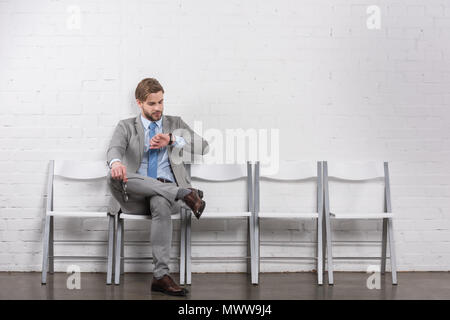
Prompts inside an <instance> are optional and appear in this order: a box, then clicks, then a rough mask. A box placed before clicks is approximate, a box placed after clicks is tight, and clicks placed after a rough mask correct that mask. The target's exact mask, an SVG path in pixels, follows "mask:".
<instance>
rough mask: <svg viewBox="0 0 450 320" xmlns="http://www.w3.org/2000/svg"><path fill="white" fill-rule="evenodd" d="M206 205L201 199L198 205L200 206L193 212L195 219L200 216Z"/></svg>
mask: <svg viewBox="0 0 450 320" xmlns="http://www.w3.org/2000/svg"><path fill="white" fill-rule="evenodd" d="M205 207H206V202H205V201H202V205H201V206H200V208H199V209H198V211H197V213H195V217H196V218H197V219H200V217H201V216H202V213H203V210H205Z"/></svg>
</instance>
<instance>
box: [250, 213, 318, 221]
mask: <svg viewBox="0 0 450 320" xmlns="http://www.w3.org/2000/svg"><path fill="white" fill-rule="evenodd" d="M258 217H259V218H272V219H291V218H318V217H319V214H318V213H317V212H259V213H258Z"/></svg>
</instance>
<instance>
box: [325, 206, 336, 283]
mask: <svg viewBox="0 0 450 320" xmlns="http://www.w3.org/2000/svg"><path fill="white" fill-rule="evenodd" d="M330 220H331V219H330V216H329V214H327V213H326V214H325V229H326V235H327V237H326V239H327V262H328V284H329V285H333V284H334V277H333V251H332V246H331V243H332V237H331V222H330Z"/></svg>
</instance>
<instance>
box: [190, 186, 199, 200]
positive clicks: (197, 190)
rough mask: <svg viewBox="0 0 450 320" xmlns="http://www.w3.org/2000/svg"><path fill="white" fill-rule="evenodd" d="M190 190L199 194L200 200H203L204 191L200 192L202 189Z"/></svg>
mask: <svg viewBox="0 0 450 320" xmlns="http://www.w3.org/2000/svg"><path fill="white" fill-rule="evenodd" d="M188 189H190V190H192V191H195V192H197V194H198V196H199V197H200V199H203V191H202V190H200V189H194V188H188Z"/></svg>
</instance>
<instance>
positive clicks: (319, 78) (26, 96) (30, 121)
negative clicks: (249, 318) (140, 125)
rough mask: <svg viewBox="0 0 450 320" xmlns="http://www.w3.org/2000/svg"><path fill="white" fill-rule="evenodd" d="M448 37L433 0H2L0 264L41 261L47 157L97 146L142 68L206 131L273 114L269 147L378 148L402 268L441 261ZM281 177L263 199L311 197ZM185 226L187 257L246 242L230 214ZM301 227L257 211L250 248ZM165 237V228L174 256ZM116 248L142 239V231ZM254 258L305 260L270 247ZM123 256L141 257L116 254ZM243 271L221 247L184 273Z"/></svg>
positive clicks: (296, 235) (337, 153) (134, 228)
mask: <svg viewBox="0 0 450 320" xmlns="http://www.w3.org/2000/svg"><path fill="white" fill-rule="evenodd" d="M72 5H77V6H79V8H80V10H81V24H80V26H81V29H79V30H77V29H69V28H68V27H67V20H68V19H69V17H70V15H71V13H70V12H69V11H67V10H68V7H69V6H72ZM370 5H378V6H379V8H380V10H381V29H380V30H368V29H367V27H366V19H367V17H368V15H367V13H366V9H367V7H368V6H370ZM449 35H450V3H449V2H448V1H445V0H401V1H400V0H389V1H364V0H360V1H353V2H352V1H343V0H339V1H337V0H322V1H293V0H290V1H288V0H281V1H277V2H276V3H274V2H273V1H256V0H252V1H245V2H244V1H206V0H202V1H200V0H192V1H185V0H177V1H150V0H149V1H137V0H136V1H132V0H127V1H110V0H108V1H99V0H98V1H62V0H61V1H44V0H42V1H31V0H29V1H17V0H14V1H13V0H9V1H8V0H1V1H0V70H1V72H0V194H1V197H0V218H1V219H0V270H35V271H37V270H40V264H41V237H42V236H41V232H42V226H43V223H42V222H43V220H42V219H43V203H44V198H43V195H44V189H45V183H46V174H47V163H48V160H49V159H69V158H73V159H85V160H86V159H92V160H99V159H104V157H105V152H106V147H107V144H108V142H109V138H110V135H111V133H112V130H113V128H114V126H115V124H116V123H117V121H119V120H120V119H123V118H125V117H129V116H131V115H134V114H136V113H137V111H138V109H137V107H136V106H135V104H134V102H133V92H134V88H135V86H136V84H137V82H138V81H139V80H141V79H142V78H144V77H148V76H151V77H156V78H157V79H159V80H160V81H161V83H162V84H163V86H164V88H165V90H166V95H165V98H166V104H165V112H166V113H167V114H173V115H180V116H182V117H183V118H184V119H185V120H186V122H188V123H190V124H191V125H192V124H193V121H194V120H202V121H203V128H204V130H206V129H209V128H218V129H219V130H221V131H222V132H225V129H236V128H244V129H248V128H255V129H259V128H279V129H280V139H281V145H280V156H281V158H282V159H283V160H296V159H305V160H306V159H310V160H328V161H333V160H380V161H383V160H385V161H386V160H387V161H389V162H390V171H391V183H392V197H393V199H392V206H393V210H394V211H395V213H396V219H395V236H396V240H397V252H398V268H399V270H404V271H408V270H449V265H450V232H449V226H450V183H449V180H450V174H449V169H448V168H449V167H450V144H449V138H450V134H449V129H448V128H449V125H450V111H449V109H448V108H449V106H450V59H449V56H450V44H449V42H448V41H447V39H448V38H449ZM63 185H64V184H63ZM289 188H291V186H281V187H280V186H272V185H267V189H266V192H267V193H269V192H271V194H272V195H273V196H275V197H276V198H275V199H272V200H270V201H269V199H268V202H266V203H265V205H266V206H267V207H272V208H275V207H276V206H277V205H279V204H285V200H286V201H288V202H289V200H291V202H289V203H292V204H289V206H288V207H289V209H290V210H294V209H295V208H304V209H307V208H308V207H311V206H313V203H312V202H311V200H308V202H306V203H301V204H299V203H295V202H292V196H293V193H292V191H289V190H290V189H289ZM61 190H62V191H66V192H67V194H66V196H63V197H62V198H61V202H60V205H61V206H62V207H64V206H66V207H68V206H77V204H76V203H80V201H84V200H89V201H92V202H91V204H92V205H93V206H97V207H98V206H99V207H101V206H102V204H103V203H104V201H105V202H106V200H107V195H106V192H105V190H106V189H105V188H103V187H102V188H99V189H98V194H96V196H95V197H90V198H89V197H87V196H86V194H85V196H83V197H78V198H77V194H78V193H80V192H82V191H84V192H86V191H89V190H93V189H91V188H88V189H81V188H79V187H77V188H73V187H71V186H67V187H65V188H62V189H61ZM96 190H97V189H96ZM233 190H234V188H233V187H228V186H227V187H225V188H224V191H223V193H224V194H230V193H229V192H233ZM237 190H238V189H237ZM301 190H302V192H303V191H304V190H303V189H301ZM350 190H357V189H346V188H344V189H339V188H338V191H337V193H335V196H334V198H335V199H338V200H339V199H345V198H344V196H345V195H348V194H349V193H351V192H352V191H350ZM214 191H216V190H215V189H214V188H211V189H208V190H207V192H208V193H207V196H208V197H209V202H208V209H210V210H218V209H219V208H225V207H226V206H227V205H230V203H231V202H232V200H233V199H235V197H234V196H233V193H231V194H230V196H229V197H218V196H214V195H213V194H214ZM303 194H304V195H305V197H306V195H312V194H313V193H311V190H310V191H306V189H305V193H302V195H303ZM230 197H231V198H230ZM365 199H366V198H365ZM368 200H369V202H370V203H373V204H376V205H379V202H378V200H377V199H375V198H368ZM342 201H344V200H342ZM363 203H364V202H363ZM238 204H239V205H241V204H242V205H244V202H243V201H240V202H238ZM380 227H381V225H380V224H379V223H377V222H361V221H355V222H342V223H335V224H334V228H335V233H334V235H335V236H334V237H335V239H338V240H345V241H353V240H357V239H362V240H379V239H380ZM178 228H179V225H177V224H175V230H178ZM193 228H194V231H193V243H194V245H195V247H194V248H193V255H194V256H196V257H199V256H214V255H216V256H225V255H243V254H244V253H245V242H244V240H245V226H244V224H242V223H240V222H225V221H211V222H208V221H199V222H194V223H193ZM127 230H130V231H128V232H127V239H128V240H148V238H149V234H148V232H149V231H148V230H149V228H148V227H146V226H142V225H140V224H132V223H131V224H130V225H129V227H128V228H127ZM314 230H315V229H314V224H313V223H312V221H304V222H298V221H297V222H296V221H282V222H276V223H268V222H267V221H265V222H264V223H263V230H262V235H261V237H262V241H263V245H264V246H263V248H262V252H263V254H264V255H276V254H279V255H283V256H296V255H308V254H309V255H311V254H312V253H313V252H314V250H313V246H312V243H311V241H312V240H313V239H314V234H315V231H314ZM56 237H59V238H62V239H79V240H80V239H83V240H98V241H103V240H105V237H106V225H104V224H103V222H102V221H100V220H92V221H86V222H82V221H77V220H72V221H70V220H64V219H63V220H58V221H57V225H56ZM177 237H178V235H177V233H176V231H175V233H174V251H173V253H172V254H173V256H174V257H175V256H176V255H177V250H178V248H177V245H178V243H177V240H178V238H177ZM283 241H288V242H289V244H286V242H283ZM104 249H105V245H104V243H102V242H92V243H90V244H86V245H84V246H83V247H80V246H78V247H77V246H75V245H74V244H71V243H64V244H59V245H58V246H57V247H56V251H57V253H58V252H59V254H68V253H74V252H78V253H79V252H86V253H89V254H94V255H99V254H102V252H103V250H104ZM129 250H130V251H129V252H130V253H136V254H138V253H142V254H145V255H148V254H149V253H150V250H149V247H148V246H143V245H135V246H133V247H130V248H129ZM379 252H380V250H379V248H378V247H377V246H376V245H374V244H371V243H366V244H363V245H358V246H353V245H351V244H350V243H346V242H342V243H339V244H336V246H335V253H336V255H348V254H361V255H370V254H379ZM175 262H176V261H175V260H174V265H173V267H174V269H175V270H176V269H177V267H176V263H175ZM70 263H72V262H70ZM368 263H373V262H359V261H339V262H338V263H337V266H336V269H337V270H366V266H367V264H368ZM65 264H66V263H58V264H57V265H56V269H57V270H61V271H64V270H65V269H64V267H65ZM79 264H80V265H81V266H82V270H83V271H102V270H104V269H105V265H104V263H103V262H95V261H92V262H83V263H81V262H80V263H79ZM261 268H262V270H263V271H298V270H311V269H313V268H314V266H313V264H312V263H311V262H307V261H300V262H294V261H284V260H283V261H270V262H264V263H263V264H262V267H261ZM126 269H127V270H130V271H132V270H135V271H149V270H151V266H150V265H149V264H148V263H134V262H130V263H127V265H126ZM243 270H245V265H244V264H243V262H242V261H234V260H221V261H219V262H214V263H213V262H210V261H206V260H204V261H203V260H199V261H195V262H194V265H193V271H194V272H195V271H199V272H202V271H243Z"/></svg>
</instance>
